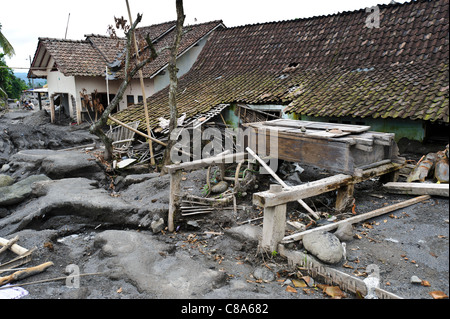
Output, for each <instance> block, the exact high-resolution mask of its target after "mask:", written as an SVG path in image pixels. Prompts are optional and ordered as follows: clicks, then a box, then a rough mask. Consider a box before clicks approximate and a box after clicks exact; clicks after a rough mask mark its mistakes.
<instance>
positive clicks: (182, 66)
mask: <svg viewBox="0 0 450 319" xmlns="http://www.w3.org/2000/svg"><path fill="white" fill-rule="evenodd" d="M207 39H208V37H206V38H204V39H203V40H201V41H200V42H198V45H197V46H193V47H192V48H191V49H190V50H188V51H187V52H185V53H184V54H183V55H182V56H180V57H179V58H178V60H177V68H178V70H179V71H178V77H181V76H183V75H185V74H186V73H187V72H188V71H189V70H190V69H191V68H192V65H193V64H194V63H195V61H197V58H198V56H199V54H200V52H201V51H202V49H203V47H204V46H205V44H206V40H207ZM164 71H165V73H164V74H163V75H157V76H155V77H154V80H155V82H154V83H155V84H154V85H155V93H156V92H158V91H161V90H162V89H164V88H165V87H167V86H168V85H169V84H170V77H169V72H168V71H167V68H166V69H165V70H164Z"/></svg>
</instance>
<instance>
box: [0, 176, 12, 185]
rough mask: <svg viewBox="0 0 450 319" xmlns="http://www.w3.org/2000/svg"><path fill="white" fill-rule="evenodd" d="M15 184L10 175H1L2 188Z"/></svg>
mask: <svg viewBox="0 0 450 319" xmlns="http://www.w3.org/2000/svg"><path fill="white" fill-rule="evenodd" d="M12 184H14V179H13V178H12V177H10V176H8V175H0V187H5V186H10V185H12Z"/></svg>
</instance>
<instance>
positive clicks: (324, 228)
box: [281, 195, 431, 243]
mask: <svg viewBox="0 0 450 319" xmlns="http://www.w3.org/2000/svg"><path fill="white" fill-rule="evenodd" d="M430 198H431V197H430V196H429V195H424V196H419V197H416V198H413V199H410V200H407V201H404V202H400V203H397V204H394V205H390V206H386V207H383V208H380V209H376V210H374V211H371V212H368V213H365V214H361V215H358V216H354V217H351V218H347V219H344V220H341V221H338V222H336V223H332V224H328V225H325V226H321V227H316V228H313V229H309V230H306V231H304V232H301V233H298V234H293V235H290V236H287V237H284V238H283V240H282V241H281V242H282V243H291V242H294V241H297V240H301V239H302V238H303V237H304V236H305V235H307V234H311V233H313V232H316V231H331V230H334V229H336V228H338V227H339V226H340V225H341V224H344V223H349V224H356V223H359V222H362V221H365V220H367V219H370V218H374V217H377V216H380V215H384V214H387V213H390V212H392V211H395V210H397V209H402V208H405V207H408V206H411V205H414V204H417V203H420V202H423V201H425V200H427V199H430Z"/></svg>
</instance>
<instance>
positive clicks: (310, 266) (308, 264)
mask: <svg viewBox="0 0 450 319" xmlns="http://www.w3.org/2000/svg"><path fill="white" fill-rule="evenodd" d="M278 252H279V253H280V255H281V256H283V257H285V258H287V259H288V262H289V264H291V265H298V266H300V267H302V268H306V269H307V271H308V272H309V273H310V274H311V276H312V277H314V278H317V277H322V278H320V279H321V280H323V281H325V282H326V283H328V284H335V285H338V286H339V287H340V288H341V289H342V290H344V291H347V292H351V293H357V292H360V293H362V294H363V295H367V286H366V284H365V283H364V281H363V280H361V279H359V278H356V277H353V276H352V275H349V274H346V273H344V272H342V271H339V270H337V269H335V268H332V267H328V266H325V265H323V264H322V263H320V262H319V261H318V260H316V259H315V258H314V257H312V256H311V255H307V254H305V253H303V252H301V251H299V250H296V251H292V250H288V249H286V248H285V247H284V245H281V244H280V245H278ZM375 294H376V295H377V297H378V298H379V299H402V298H401V297H400V296H397V295H395V294H393V293H391V292H388V291H386V290H383V289H381V288H375Z"/></svg>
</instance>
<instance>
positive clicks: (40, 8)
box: [0, 0, 406, 72]
mask: <svg viewBox="0 0 450 319" xmlns="http://www.w3.org/2000/svg"><path fill="white" fill-rule="evenodd" d="M389 2H391V0H226V1H224V0H184V10H185V14H186V24H194V23H202V22H208V21H213V20H223V22H224V23H225V25H226V26H228V27H233V26H239V25H245V24H253V23H260V22H269V21H281V20H290V19H296V18H306V17H312V16H318V15H327V14H333V13H337V12H342V11H352V10H358V9H361V8H367V7H372V6H374V5H377V4H387V3H389ZM397 2H402V3H403V2H406V0H397ZM129 3H130V7H131V12H132V15H133V19H134V18H135V17H136V15H137V13H142V14H143V20H142V22H141V24H140V26H147V25H151V24H156V23H161V22H165V21H171V20H175V19H176V11H175V0H129ZM69 13H70V19H69V28H68V32H67V39H72V40H81V39H84V35H85V34H92V33H93V34H101V35H106V30H107V27H108V25H110V24H114V16H116V17H120V16H124V17H125V18H127V19H128V13H127V9H126V2H125V0H108V1H104V0H101V1H99V0H77V1H61V0H33V1H31V0H26V1H21V0H7V1H2V4H1V10H0V23H1V24H2V26H3V27H2V33H3V34H4V35H5V36H6V38H7V39H8V40H9V41H10V42H11V44H12V45H13V47H14V49H15V51H16V55H15V56H14V57H13V58H12V59H9V58H6V63H7V64H8V66H10V67H13V68H14V67H21V68H26V67H29V66H30V62H29V56H31V58H33V57H34V53H35V51H36V48H37V43H38V38H39V37H49V38H60V39H63V38H64V37H65V33H66V25H67V21H68V18H69ZM195 21H196V22H195ZM16 71H21V72H28V70H16Z"/></svg>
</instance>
